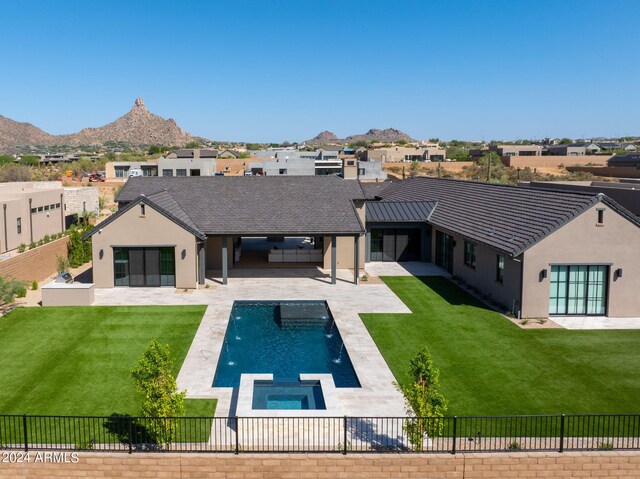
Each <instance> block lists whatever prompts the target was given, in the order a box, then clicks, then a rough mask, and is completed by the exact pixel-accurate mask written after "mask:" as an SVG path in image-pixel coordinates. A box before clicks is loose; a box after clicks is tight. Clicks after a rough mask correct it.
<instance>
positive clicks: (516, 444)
mask: <svg viewBox="0 0 640 479" xmlns="http://www.w3.org/2000/svg"><path fill="white" fill-rule="evenodd" d="M507 449H510V450H512V451H517V450H520V449H522V446H521V445H520V443H519V442H518V441H511V442H510V443H509V445H508V446H507Z"/></svg>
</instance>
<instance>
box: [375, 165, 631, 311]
mask: <svg viewBox="0 0 640 479" xmlns="http://www.w3.org/2000/svg"><path fill="white" fill-rule="evenodd" d="M376 199H377V201H376V202H375V203H373V205H374V206H373V209H372V208H371V205H372V203H370V202H368V203H367V206H366V215H367V224H366V227H367V246H366V252H365V254H366V259H367V260H368V261H375V260H382V261H398V260H403V259H405V258H407V259H415V258H417V257H419V258H420V259H421V260H426V261H430V262H433V263H435V264H436V265H438V266H441V267H442V268H444V269H446V270H447V271H449V272H450V273H451V274H452V275H454V276H456V277H459V278H460V279H462V280H464V281H465V282H466V283H468V284H469V285H470V286H472V287H474V288H476V289H477V290H478V291H480V292H481V293H482V294H483V295H486V296H487V297H489V298H490V299H492V300H494V301H496V302H498V303H500V304H502V305H504V307H506V308H507V309H509V310H511V311H513V312H514V314H516V315H518V316H520V317H523V318H540V317H547V316H549V315H577V316H586V315H598V316H611V317H637V316H640V304H639V303H638V302H637V301H636V294H637V291H638V290H639V289H640V256H639V255H638V254H637V252H638V251H640V222H639V221H638V218H637V217H636V216H635V215H633V214H632V213H630V212H629V211H628V210H626V209H625V208H623V207H622V206H620V205H619V204H618V203H616V202H615V201H613V200H611V199H610V198H608V197H607V196H605V195H603V194H597V193H595V192H593V193H591V192H587V193H578V192H562V191H551V190H544V189H539V188H526V187H522V186H519V187H514V186H505V185H493V184H487V183H476V182H464V181H458V180H446V179H437V178H427V177H416V178H410V179H407V180H405V181H401V182H395V183H392V184H391V185H390V186H388V187H385V188H382V191H378V192H377V193H376Z"/></svg>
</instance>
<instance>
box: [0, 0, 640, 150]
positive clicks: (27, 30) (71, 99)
mask: <svg viewBox="0 0 640 479" xmlns="http://www.w3.org/2000/svg"><path fill="white" fill-rule="evenodd" d="M638 18H640V1H637V0H629V1H623V0H607V1H593V0H576V1H568V0H567V1H563V0H549V1H547V0H536V1H533V0H531V1H524V0H510V1H493V0H477V1H473V0H467V1H462V0H460V1H455V0H450V1H444V0H443V1H429V0H423V1H403V0H389V1H377V0H369V1H347V0H343V1H322V0H300V1H295V0H291V1H280V0H264V1H248V0H231V1H196V0H182V1H177V0H174V1H161V0H154V1H137V0H128V1H117V0H109V1H103V2H97V1H63V0H58V1H48V0H41V1H29V0H0V20H2V25H3V28H2V33H1V38H0V61H1V63H0V64H1V65H2V67H3V68H2V74H1V76H0V78H1V79H0V114H2V115H4V116H7V117H9V118H12V119H15V120H19V121H29V122H31V123H33V124H35V125H36V126H38V127H40V128H42V129H44V130H45V131H48V132H50V133H56V134H57V133H71V132H75V131H78V130H80V129H81V128H83V127H87V126H101V125H103V124H105V123H108V122H110V121H113V120H114V119H115V118H117V117H118V116H120V115H122V114H124V113H126V112H127V111H128V110H129V108H130V107H131V106H132V105H133V101H134V100H135V98H136V97H138V96H140V97H143V98H144V100H145V103H146V105H147V107H148V108H149V109H150V110H151V111H153V112H154V113H157V114H159V115H162V116H165V117H171V118H174V119H175V120H176V121H177V122H178V124H179V125H180V126H182V127H183V128H184V129H186V130H187V131H189V132H191V133H193V134H196V135H201V136H205V137H207V138H211V139H223V140H245V141H284V140H288V141H301V140H304V139H308V138H310V137H313V136H315V135H316V134H317V133H318V132H320V131H321V130H325V129H326V130H331V131H334V132H335V133H336V134H337V135H338V136H341V137H342V136H346V135H349V134H355V133H362V132H364V131H366V130H368V129H369V128H387V127H394V128H399V129H401V130H403V131H405V132H407V133H408V134H409V135H411V136H413V137H415V138H419V139H426V138H431V137H439V138H442V139H452V138H457V139H478V140H479V139H486V140H489V139H517V138H542V137H545V136H570V137H574V138H580V137H590V136H600V135H602V136H619V135H632V134H635V135H638V134H640V124H639V119H640V115H639V113H640V48H639V46H640V29H638V28H636V27H635V26H634V23H637V19H638Z"/></svg>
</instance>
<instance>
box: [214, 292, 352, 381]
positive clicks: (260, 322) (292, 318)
mask: <svg viewBox="0 0 640 479" xmlns="http://www.w3.org/2000/svg"><path fill="white" fill-rule="evenodd" d="M247 373H250V374H264V373H271V374H273V379H274V380H275V381H278V382H289V383H294V382H297V381H298V380H299V375H300V374H327V373H329V374H332V375H333V380H334V382H335V385H336V387H338V388H356V387H360V382H359V381H358V377H357V375H356V373H355V370H354V369H353V365H352V363H351V359H350V358H349V354H348V352H347V350H346V348H345V347H344V343H343V342H342V337H341V336H340V332H339V331H338V328H337V326H336V324H335V321H334V320H333V317H332V316H331V312H330V310H329V308H328V306H327V303H326V302H325V301H235V302H234V304H233V308H232V310H231V316H230V318H229V324H228V326H227V331H226V334H225V337H224V341H223V345H222V352H221V354H220V359H219V360H218V366H217V368H216V374H215V377H214V380H213V386H214V387H236V388H237V387H239V385H240V375H241V374H247Z"/></svg>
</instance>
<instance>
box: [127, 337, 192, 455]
mask: <svg viewBox="0 0 640 479" xmlns="http://www.w3.org/2000/svg"><path fill="white" fill-rule="evenodd" d="M173 363H174V358H173V357H172V356H171V351H170V350H169V345H168V344H160V343H158V342H157V341H156V340H155V339H154V340H153V341H151V345H150V346H149V349H147V350H146V351H145V353H144V354H143V356H142V358H140V361H138V365H137V366H136V367H135V368H134V369H133V370H132V371H131V376H132V378H133V381H134V385H135V388H136V390H138V392H140V393H142V396H143V400H142V406H141V408H140V410H141V412H142V415H143V416H145V417H148V418H151V419H150V420H149V422H148V423H147V428H148V430H149V434H150V435H151V438H152V439H153V440H154V442H155V443H156V444H158V445H165V446H168V445H169V444H170V443H171V442H173V440H174V438H175V437H176V434H177V423H176V422H175V421H170V420H167V419H166V418H169V417H176V416H181V415H183V414H184V398H185V396H186V391H182V392H179V391H178V385H177V384H176V379H175V378H174V377H173V374H172V373H171V369H172V367H173Z"/></svg>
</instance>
